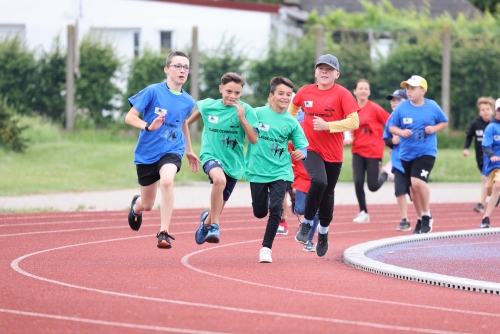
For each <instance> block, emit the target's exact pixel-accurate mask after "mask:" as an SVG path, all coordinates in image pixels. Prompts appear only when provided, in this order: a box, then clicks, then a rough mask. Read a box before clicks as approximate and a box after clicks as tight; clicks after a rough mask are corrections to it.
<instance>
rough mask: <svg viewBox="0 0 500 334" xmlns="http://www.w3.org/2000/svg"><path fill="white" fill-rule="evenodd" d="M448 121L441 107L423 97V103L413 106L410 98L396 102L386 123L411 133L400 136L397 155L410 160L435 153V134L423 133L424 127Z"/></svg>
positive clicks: (434, 154)
mask: <svg viewBox="0 0 500 334" xmlns="http://www.w3.org/2000/svg"><path fill="white" fill-rule="evenodd" d="M443 122H448V117H446V115H445V114H444V112H443V110H441V107H440V106H439V105H438V104H437V103H436V102H435V101H433V100H429V99H424V104H423V105H421V106H418V107H417V106H414V105H413V104H411V102H410V100H406V101H403V102H401V103H400V104H398V106H397V107H396V109H394V112H393V113H392V117H391V118H390V120H389V122H388V124H389V126H397V127H399V128H400V129H402V130H406V129H410V130H411V131H412V135H411V136H410V137H408V138H403V137H401V138H400V139H401V140H400V142H399V157H400V158H401V160H404V161H412V160H414V159H416V158H418V157H421V156H424V155H430V156H433V157H435V156H436V155H437V136H436V134H435V133H433V134H427V133H425V127H427V126H429V125H431V126H434V125H436V124H438V123H443Z"/></svg>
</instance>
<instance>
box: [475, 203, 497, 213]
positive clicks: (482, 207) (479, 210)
mask: <svg viewBox="0 0 500 334" xmlns="http://www.w3.org/2000/svg"><path fill="white" fill-rule="evenodd" d="M497 205H498V204H497ZM474 211H476V212H479V213H484V206H483V205H482V204H481V203H477V204H476V206H475V207H474Z"/></svg>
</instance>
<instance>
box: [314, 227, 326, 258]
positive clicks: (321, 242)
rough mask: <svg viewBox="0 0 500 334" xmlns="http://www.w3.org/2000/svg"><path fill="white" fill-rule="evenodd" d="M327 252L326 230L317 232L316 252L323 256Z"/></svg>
mask: <svg viewBox="0 0 500 334" xmlns="http://www.w3.org/2000/svg"><path fill="white" fill-rule="evenodd" d="M327 252H328V232H327V233H325V234H322V233H318V243H317V244H316V254H317V255H318V256H325V254H326V253H327Z"/></svg>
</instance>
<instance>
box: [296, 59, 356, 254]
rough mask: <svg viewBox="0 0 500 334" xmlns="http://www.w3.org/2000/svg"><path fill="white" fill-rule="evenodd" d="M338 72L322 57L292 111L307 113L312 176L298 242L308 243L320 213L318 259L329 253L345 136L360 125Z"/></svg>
mask: <svg viewBox="0 0 500 334" xmlns="http://www.w3.org/2000/svg"><path fill="white" fill-rule="evenodd" d="M339 71H340V68H339V61H338V59H337V57H335V56H332V55H331V54H326V55H322V56H321V57H319V58H318V61H317V62H316V69H315V72H314V76H315V77H316V79H317V83H316V84H311V85H307V86H304V87H302V88H300V89H299V91H298V92H297V94H296V95H295V97H294V98H293V101H292V104H291V105H290V108H289V112H290V114H292V116H296V115H297V112H298V110H299V109H300V108H301V107H302V108H303V110H304V112H305V116H304V133H305V135H306V137H307V140H308V141H309V146H308V148H307V159H306V160H305V161H304V166H305V168H306V170H307V172H308V174H309V176H310V177H311V187H310V188H309V192H308V193H307V196H306V205H305V211H304V221H303V222H302V223H301V224H300V229H299V230H298V231H297V234H296V235H295V240H296V241H297V242H300V243H303V244H305V243H307V241H308V240H309V232H310V231H311V229H312V226H313V224H314V216H315V215H316V212H318V218H319V223H320V226H319V229H318V242H317V244H316V254H317V255H318V256H325V254H326V253H327V252H328V228H329V226H330V222H331V221H332V219H333V209H334V198H335V186H336V185H337V181H338V178H339V175H340V170H341V169H342V161H343V155H344V147H343V144H342V141H343V134H342V133H343V132H344V131H348V130H354V129H357V128H358V126H359V119H358V110H359V106H358V103H357V102H356V100H355V99H354V96H352V94H351V92H349V90H348V89H346V88H344V87H342V86H340V85H339V84H336V83H335V80H336V79H337V78H338V77H339V75H340V72H339ZM318 210H319V211H318Z"/></svg>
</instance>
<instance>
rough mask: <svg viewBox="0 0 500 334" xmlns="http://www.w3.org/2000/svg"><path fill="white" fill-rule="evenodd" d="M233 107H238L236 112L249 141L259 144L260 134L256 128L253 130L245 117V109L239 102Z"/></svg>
mask: <svg viewBox="0 0 500 334" xmlns="http://www.w3.org/2000/svg"><path fill="white" fill-rule="evenodd" d="M233 105H234V106H235V107H236V110H237V111H238V119H239V121H240V123H241V126H243V130H244V131H245V134H246V136H247V138H248V141H249V142H250V143H252V144H255V143H257V140H258V139H259V134H258V133H257V131H255V129H254V128H252V126H251V125H250V123H248V121H247V119H246V117H245V107H244V106H242V105H241V104H239V103H238V102H235V103H234V104H233Z"/></svg>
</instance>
